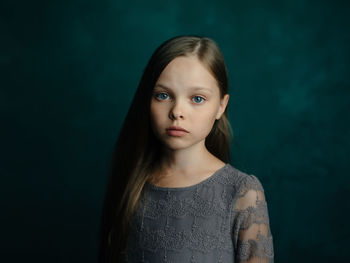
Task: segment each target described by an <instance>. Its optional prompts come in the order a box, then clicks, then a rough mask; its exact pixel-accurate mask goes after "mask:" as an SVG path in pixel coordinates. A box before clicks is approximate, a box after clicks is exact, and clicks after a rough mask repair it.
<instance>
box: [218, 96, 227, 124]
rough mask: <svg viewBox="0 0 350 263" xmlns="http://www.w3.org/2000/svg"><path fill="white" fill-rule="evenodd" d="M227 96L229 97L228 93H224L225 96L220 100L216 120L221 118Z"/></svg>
mask: <svg viewBox="0 0 350 263" xmlns="http://www.w3.org/2000/svg"><path fill="white" fill-rule="evenodd" d="M229 98H230V95H229V94H225V96H224V97H223V98H222V99H221V100H220V106H219V110H218V112H217V114H216V117H215V119H217V120H218V119H220V118H221V115H222V114H223V113H224V112H225V109H226V106H227V103H228V100H229Z"/></svg>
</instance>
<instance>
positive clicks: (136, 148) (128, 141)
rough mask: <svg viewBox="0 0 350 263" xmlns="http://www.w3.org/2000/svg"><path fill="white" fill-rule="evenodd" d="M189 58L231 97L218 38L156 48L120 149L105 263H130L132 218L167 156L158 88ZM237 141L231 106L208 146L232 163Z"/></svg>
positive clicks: (106, 210)
mask: <svg viewBox="0 0 350 263" xmlns="http://www.w3.org/2000/svg"><path fill="white" fill-rule="evenodd" d="M186 55H196V56H197V57H198V58H199V59H200V61H202V62H203V64H204V65H205V66H207V68H208V69H209V70H210V71H211V73H212V74H213V76H214V77H215V79H216V80H217V83H218V86H219V89H220V95H221V97H223V96H224V95H225V94H227V93H228V79H227V70H226V65H225V62H224V58H223V55H222V53H221V51H220V49H219V47H218V46H217V44H216V43H215V42H214V41H213V40H212V39H210V38H207V37H199V36H186V35H184V36H177V37H174V38H171V39H169V40H167V41H165V42H164V43H163V44H161V45H160V46H159V47H158V48H157V49H156V50H155V52H154V53H153V55H152V56H151V58H150V60H149V61H148V64H147V66H146V68H145V69H144V72H143V75H142V77H141V81H140V82H139V85H138V88H137V90H136V93H135V95H134V98H133V100H132V103H131V106H130V108H129V111H128V112H127V115H126V118H125V120H124V122H123V125H122V128H121V130H120V133H119V136H118V138H117V141H116V143H115V146H114V151H113V154H112V158H111V165H110V168H109V174H108V180H107V187H106V192H105V198H104V205H103V212H102V218H101V227H100V239H99V242H100V243H99V256H98V260H99V261H98V262H99V263H107V262H108V263H109V262H114V263H115V262H124V255H125V250H126V244H127V238H128V233H129V228H130V224H129V223H130V220H131V218H132V216H133V214H134V211H135V210H136V208H137V205H138V202H139V199H140V195H141V192H142V189H143V187H144V185H145V183H146V182H147V181H148V179H149V177H150V174H151V173H152V171H153V170H154V169H155V165H156V163H157V160H159V159H160V158H159V157H160V154H161V144H160V142H159V141H158V140H157V138H156V137H155V135H154V134H153V132H152V129H151V124H150V114H149V113H150V101H151V96H152V92H153V87H154V85H155V83H156V81H157V79H158V77H159V75H160V74H161V72H162V71H163V69H164V68H165V67H166V66H167V64H169V63H170V61H172V60H173V59H174V58H176V57H179V56H186ZM135 120H137V121H135ZM232 137H233V133H232V129H231V126H230V123H229V121H228V118H227V108H226V110H225V112H224V114H223V115H222V117H221V118H220V119H219V120H216V121H215V123H214V125H213V128H212V130H211V132H210V133H209V135H208V136H207V138H206V141H205V144H206V147H207V149H208V150H209V151H210V152H211V153H212V154H213V155H215V156H216V157H217V158H219V159H221V160H222V161H224V162H228V161H229V160H230V139H231V138H232Z"/></svg>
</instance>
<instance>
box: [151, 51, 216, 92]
mask: <svg viewBox="0 0 350 263" xmlns="http://www.w3.org/2000/svg"><path fill="white" fill-rule="evenodd" d="M155 86H156V87H166V88H170V89H171V88H191V89H194V90H200V89H202V90H203V89H207V90H210V91H211V92H215V91H216V90H218V85H217V81H216V79H215V78H214V76H213V75H212V73H211V72H210V71H209V70H208V69H207V67H206V66H205V65H204V64H203V63H202V62H201V61H200V60H199V59H198V58H197V57H196V56H180V57H176V58H175V59H173V60H172V61H171V62H170V63H169V64H168V65H167V66H166V67H165V68H164V70H163V71H162V73H161V74H160V76H159V78H158V80H157V82H156V85H155Z"/></svg>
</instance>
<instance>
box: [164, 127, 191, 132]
mask: <svg viewBox="0 0 350 263" xmlns="http://www.w3.org/2000/svg"><path fill="white" fill-rule="evenodd" d="M166 130H167V131H183V132H188V131H187V130H185V129H184V128H182V127H180V126H170V127H169V128H167V129H166Z"/></svg>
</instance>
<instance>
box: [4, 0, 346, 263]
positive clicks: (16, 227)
mask: <svg viewBox="0 0 350 263" xmlns="http://www.w3.org/2000/svg"><path fill="white" fill-rule="evenodd" d="M349 6H350V4H349V2H348V1H306V0H303V1H301V0H289V1H259V0H255V1H215V2H214V1H204V0H202V1H166V0H162V1H107V0H100V1H88V0H85V1H84V0H71V1H58V0H57V1H19V0H18V1H9V0H7V1H6V0H5V1H4V0H2V1H1V3H0V33H1V34H0V74H1V75H0V77H1V82H0V86H1V91H0V92H1V93H0V107H1V128H0V135H1V136H0V138H1V139H0V140H1V146H0V149H1V156H0V157H1V166H0V174H1V188H0V189H1V198H0V200H1V201H0V202H1V216H0V218H1V235H0V236H1V238H0V240H1V251H0V252H1V259H0V261H1V262H37V263H39V262H84V263H87V262H96V261H97V260H96V258H97V244H98V229H99V223H100V215H101V212H102V210H101V209H102V203H103V195H104V190H105V185H106V176H107V175H106V173H107V167H108V164H109V158H110V155H111V152H112V149H113V144H114V142H115V140H116V137H117V135H118V132H119V129H120V127H121V123H122V121H123V119H124V117H125V115H126V112H127V110H128V107H129V105H130V103H131V100H132V97H133V95H134V93H135V90H136V87H137V84H138V81H139V80H140V77H141V74H142V71H143V69H144V67H145V65H146V63H147V61H148V59H149V57H150V56H151V54H152V52H153V51H154V50H155V48H156V47H157V46H158V45H159V44H161V43H162V42H163V41H165V40H166V39H168V38H170V37H173V36H175V35H179V34H199V35H204V36H209V37H211V38H213V39H214V40H215V41H216V42H217V43H218V44H219V46H220V47H221V49H222V51H223V54H224V56H225V59H226V63H227V67H228V71H229V81H230V95H231V97H230V102H229V107H228V109H229V117H230V121H231V125H232V127H233V131H234V135H235V141H234V142H233V143H232V151H233V152H232V162H231V163H232V164H233V165H234V166H236V167H237V168H239V169H241V170H243V171H245V172H247V173H251V174H255V175H256V176H257V177H258V178H259V179H260V181H261V182H262V184H263V186H264V189H265V195H266V199H267V202H268V209H269V215H270V224H271V231H272V235H273V238H274V249H275V262H318V263H320V262H347V261H348V258H349V256H348V253H347V250H348V246H349V245H350V239H349V236H350V227H349V224H348V218H349V208H350V207H349V199H348V197H349V193H350V191H349V190H350V187H349V184H350V180H349V165H348V163H349V153H350V152H349V144H350V140H349V134H350V131H349V126H350V125H349V123H350V122H349V102H350V100H349V99H350V96H349V95H350V94H349V93H350V85H349V82H350V81H349V73H350V72H349V66H350V60H349V58H350V52H349V46H350V33H349V32H350V30H349V26H350V23H349V11H350V8H349Z"/></svg>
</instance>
